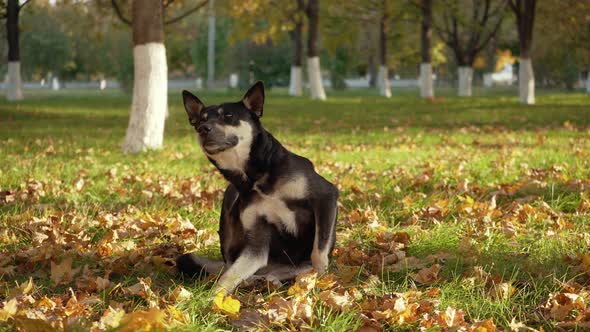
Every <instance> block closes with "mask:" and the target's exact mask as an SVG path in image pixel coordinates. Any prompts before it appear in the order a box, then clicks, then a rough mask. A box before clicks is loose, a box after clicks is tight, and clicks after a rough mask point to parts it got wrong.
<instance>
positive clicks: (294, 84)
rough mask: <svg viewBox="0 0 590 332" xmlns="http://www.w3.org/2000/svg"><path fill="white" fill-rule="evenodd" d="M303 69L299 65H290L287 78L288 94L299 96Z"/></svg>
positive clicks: (301, 91)
mask: <svg viewBox="0 0 590 332" xmlns="http://www.w3.org/2000/svg"><path fill="white" fill-rule="evenodd" d="M302 85H303V71H302V70H301V67H300V66H291V79H290V80H289V96H301V95H302V94H303V89H302Z"/></svg>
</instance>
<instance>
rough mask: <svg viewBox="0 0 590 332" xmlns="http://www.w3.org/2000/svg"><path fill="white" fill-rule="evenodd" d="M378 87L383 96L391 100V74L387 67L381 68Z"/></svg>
mask: <svg viewBox="0 0 590 332" xmlns="http://www.w3.org/2000/svg"><path fill="white" fill-rule="evenodd" d="M377 87H378V88H379V94H380V95H381V96H384V97H387V98H391V87H390V84H389V72H388V70H387V67H386V66H383V65H381V66H379V73H378V74H377Z"/></svg>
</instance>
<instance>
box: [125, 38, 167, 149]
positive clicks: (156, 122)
mask: <svg viewBox="0 0 590 332" xmlns="http://www.w3.org/2000/svg"><path fill="white" fill-rule="evenodd" d="M133 63H134V79H133V101H132V104H131V116H130V117H129V126H128V127H127V134H126V135H125V142H124V143H123V151H124V152H126V153H137V152H140V151H144V150H147V149H158V148H160V147H162V141H163V140H164V122H165V120H166V113H167V109H168V106H167V105H168V66H167V64H166V47H165V46H164V44H162V43H147V44H141V45H136V46H135V47H133Z"/></svg>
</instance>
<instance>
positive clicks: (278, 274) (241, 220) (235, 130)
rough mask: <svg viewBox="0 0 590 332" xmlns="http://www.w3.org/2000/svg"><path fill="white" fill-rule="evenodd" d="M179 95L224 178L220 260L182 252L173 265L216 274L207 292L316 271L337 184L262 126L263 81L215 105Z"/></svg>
mask: <svg viewBox="0 0 590 332" xmlns="http://www.w3.org/2000/svg"><path fill="white" fill-rule="evenodd" d="M182 97H183V102H184V107H185V109H186V112H187V114H188V119H189V122H190V124H191V125H192V126H193V127H194V128H195V131H196V132H197V136H198V140H199V144H200V146H201V149H202V150H203V152H204V153H205V155H206V156H207V158H208V159H209V161H210V162H211V163H212V164H213V165H215V167H216V168H217V169H218V170H219V171H220V172H221V174H222V175H223V177H224V178H225V179H226V180H227V181H228V182H229V185H228V187H227V189H226V190H225V193H224V196H223V205H222V208H221V216H220V221H219V232H218V233H219V240H220V246H221V255H222V257H223V262H222V261H214V260H211V259H207V258H204V257H199V256H197V255H194V254H192V253H189V254H184V255H181V256H180V257H178V259H177V260H176V265H177V268H178V270H179V271H180V272H181V273H182V274H183V275H186V276H189V277H198V276H206V275H208V274H216V275H219V274H220V273H222V274H221V276H220V278H219V279H218V281H217V284H216V286H215V291H214V294H217V293H218V292H219V291H224V292H225V293H226V294H227V293H230V292H232V291H233V290H234V289H235V288H236V287H237V286H238V285H239V284H240V283H241V282H242V281H244V280H246V279H248V278H250V277H252V276H262V277H264V278H266V279H268V280H272V281H285V280H289V279H293V278H294V277H295V276H296V275H297V274H299V273H302V272H304V271H307V270H311V269H312V268H313V269H315V270H316V271H317V272H318V273H323V272H324V271H325V270H326V269H327V267H328V263H329V257H330V256H331V253H332V250H333V249H334V244H335V241H336V219H337V215H338V204H337V201H338V195H339V193H338V189H337V188H336V186H334V185H333V184H332V183H330V182H329V181H327V180H326V179H324V178H323V177H322V176H321V175H319V174H318V173H317V172H316V171H315V170H314V166H313V164H312V163H311V161H309V160H308V159H306V158H304V157H301V156H298V155H296V154H294V153H292V152H290V151H288V150H287V149H286V148H285V147H283V146H282V145H281V143H279V141H278V140H277V139H276V138H274V137H273V136H272V135H271V134H270V133H269V132H268V131H266V130H265V129H264V127H263V126H262V124H261V123H260V118H261V117H262V113H263V106H264V99H265V97H264V85H263V83H262V82H260V81H258V82H256V83H255V84H254V85H253V86H252V87H250V89H249V90H248V92H246V94H245V95H244V97H243V98H242V100H241V101H238V102H230V103H223V104H221V105H212V106H205V104H203V102H201V100H199V98H197V97H196V96H194V95H193V94H191V93H190V92H188V91H183V92H182Z"/></svg>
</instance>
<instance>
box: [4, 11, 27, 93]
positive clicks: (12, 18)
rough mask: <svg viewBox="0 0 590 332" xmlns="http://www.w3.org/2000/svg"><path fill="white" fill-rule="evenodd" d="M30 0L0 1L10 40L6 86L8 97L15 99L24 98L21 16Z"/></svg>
mask: <svg viewBox="0 0 590 332" xmlns="http://www.w3.org/2000/svg"><path fill="white" fill-rule="evenodd" d="M29 1H30V0H26V1H24V2H23V3H22V4H19V1H18V0H6V1H0V5H1V6H2V13H1V14H0V17H1V18H2V19H5V20H6V39H7V42H8V80H7V82H6V83H7V87H6V99H7V100H11V101H15V100H22V99H23V98H24V96H23V91H22V80H21V75H20V37H19V16H20V12H21V10H22V9H23V7H24V6H26V5H27V4H28V3H29Z"/></svg>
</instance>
